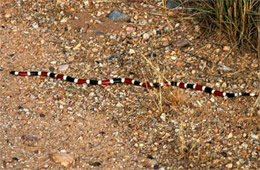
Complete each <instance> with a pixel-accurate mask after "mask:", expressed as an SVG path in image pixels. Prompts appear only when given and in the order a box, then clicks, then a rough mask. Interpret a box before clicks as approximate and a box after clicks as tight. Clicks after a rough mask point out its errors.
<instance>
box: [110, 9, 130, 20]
mask: <svg viewBox="0 0 260 170" xmlns="http://www.w3.org/2000/svg"><path fill="white" fill-rule="evenodd" d="M108 18H109V19H112V20H113V21H129V20H130V17H129V16H127V15H125V14H123V13H121V12H120V11H117V10H113V11H112V12H111V13H110V14H109V15H108Z"/></svg>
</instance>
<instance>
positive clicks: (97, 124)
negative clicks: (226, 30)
mask: <svg viewBox="0 0 260 170" xmlns="http://www.w3.org/2000/svg"><path fill="white" fill-rule="evenodd" d="M112 10H120V11H121V12H122V13H124V14H126V15H128V16H129V17H130V18H131V19H130V21H120V22H115V21H112V20H110V19H108V18H107V15H108V14H109V13H110V12H111V11H112ZM191 14H192V12H190V11H183V10H172V11H170V10H166V9H165V8H163V4H162V1H161V0H155V1H152V2H148V1H144V2H110V3H108V2H94V3H89V2H88V1H78V2H77V1H71V2H69V1H63V0H60V1H56V2H55V3H54V2H53V1H44V0H38V1H25V0H5V1H1V2H0V23H1V25H0V80H1V81H0V136H1V137H0V169H28V168H29V169H58V168H64V167H65V168H73V169H86V168H89V169H90V168H91V169H92V168H95V169H143V168H148V169H153V168H154V169H162V170H163V169H210V168H212V169H258V168H260V156H259V154H260V138H259V137H260V127H259V123H260V121H259V120H260V119H259V118H260V110H259V108H260V107H259V102H257V100H258V101H259V98H257V97H238V98H232V99H224V98H222V97H216V96H212V95H209V94H207V93H204V92H201V91H193V90H185V89H179V88H176V87H164V88H161V89H153V88H149V89H147V88H143V87H137V86H132V85H125V84H117V85H110V86H82V85H76V84H73V83H69V82H64V81H57V80H53V79H50V78H44V77H15V76H13V75H10V74H9V72H10V71H12V70H15V71H53V72H57V73H62V74H67V75H71V76H74V77H78V78H85V79H107V78H112V77H130V78H135V79H138V80H142V81H159V82H160V81H162V80H164V79H167V80H174V81H183V82H192V83H197V84H202V85H207V86H209V87H213V88H215V89H218V90H223V91H228V92H229V91H235V92H238V91H247V92H255V93H258V94H259V63H258V58H257V55H256V53H254V52H250V51H248V50H247V51H246V50H243V49H239V48H238V47H236V46H233V45H232V44H231V43H230V42H229V41H228V40H227V39H225V37H224V36H220V35H217V34H215V32H214V30H212V31H209V30H208V29H206V28H205V27H207V25H203V24H204V23H200V22H198V21H197V20H196V19H195V18H193V17H192V16H191Z"/></svg>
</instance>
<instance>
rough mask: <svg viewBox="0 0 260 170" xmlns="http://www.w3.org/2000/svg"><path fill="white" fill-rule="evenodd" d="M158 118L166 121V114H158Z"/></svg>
mask: <svg viewBox="0 0 260 170" xmlns="http://www.w3.org/2000/svg"><path fill="white" fill-rule="evenodd" d="M160 118H161V119H162V121H164V122H165V121H166V114H165V113H162V114H161V116H160Z"/></svg>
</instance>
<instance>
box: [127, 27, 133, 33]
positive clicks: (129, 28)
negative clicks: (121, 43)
mask: <svg viewBox="0 0 260 170" xmlns="http://www.w3.org/2000/svg"><path fill="white" fill-rule="evenodd" d="M134 30H135V28H133V27H126V28H125V31H126V32H127V33H131V32H133V31H134Z"/></svg>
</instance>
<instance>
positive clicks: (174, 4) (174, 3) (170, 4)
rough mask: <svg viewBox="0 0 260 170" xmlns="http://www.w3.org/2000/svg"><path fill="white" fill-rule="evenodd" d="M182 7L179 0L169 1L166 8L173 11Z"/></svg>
mask: <svg viewBox="0 0 260 170" xmlns="http://www.w3.org/2000/svg"><path fill="white" fill-rule="evenodd" d="M179 5H180V3H179V1H177V0H168V1H167V3H166V8H168V9H173V8H176V7H178V6H179Z"/></svg>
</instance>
